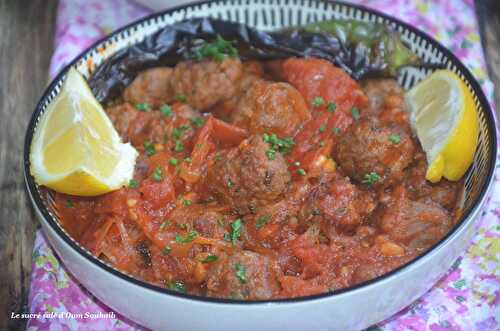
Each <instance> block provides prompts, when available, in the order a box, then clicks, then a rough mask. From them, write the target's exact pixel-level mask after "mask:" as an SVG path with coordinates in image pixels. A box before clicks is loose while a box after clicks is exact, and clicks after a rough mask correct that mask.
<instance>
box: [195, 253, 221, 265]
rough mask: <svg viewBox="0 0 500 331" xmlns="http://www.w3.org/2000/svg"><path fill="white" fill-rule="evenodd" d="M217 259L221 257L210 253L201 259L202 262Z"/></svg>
mask: <svg viewBox="0 0 500 331" xmlns="http://www.w3.org/2000/svg"><path fill="white" fill-rule="evenodd" d="M217 259H219V257H218V256H217V255H211V254H210V255H209V256H207V257H206V258H204V259H203V260H200V262H201V263H210V262H215V261H217Z"/></svg>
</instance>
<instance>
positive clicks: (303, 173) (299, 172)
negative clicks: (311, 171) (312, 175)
mask: <svg viewBox="0 0 500 331" xmlns="http://www.w3.org/2000/svg"><path fill="white" fill-rule="evenodd" d="M297 173H298V174H299V175H301V176H305V175H306V171H305V170H304V169H302V168H300V169H297Z"/></svg>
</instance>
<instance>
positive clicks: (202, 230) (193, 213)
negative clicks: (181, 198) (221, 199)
mask: <svg viewBox="0 0 500 331" xmlns="http://www.w3.org/2000/svg"><path fill="white" fill-rule="evenodd" d="M222 219H223V215H222V214H220V213H219V212H217V211H215V210H210V209H207V206H204V205H191V206H189V207H178V208H176V209H175V210H174V211H173V212H172V214H170V216H169V221H171V222H172V223H173V224H175V225H176V226H177V227H178V228H180V229H183V230H186V231H191V230H195V231H197V232H198V233H199V234H200V235H202V236H205V237H209V238H218V239H222V238H223V237H224V233H225V229H224V226H223V225H221V224H220V223H221V221H222Z"/></svg>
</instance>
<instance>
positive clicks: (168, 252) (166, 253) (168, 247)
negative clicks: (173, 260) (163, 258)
mask: <svg viewBox="0 0 500 331" xmlns="http://www.w3.org/2000/svg"><path fill="white" fill-rule="evenodd" d="M171 251H172V247H170V246H165V248H164V249H163V251H162V253H163V255H168V254H170V252H171Z"/></svg>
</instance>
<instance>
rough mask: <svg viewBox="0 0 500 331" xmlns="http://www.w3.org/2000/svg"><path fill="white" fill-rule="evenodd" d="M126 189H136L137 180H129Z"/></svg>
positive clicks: (137, 185)
mask: <svg viewBox="0 0 500 331" xmlns="http://www.w3.org/2000/svg"><path fill="white" fill-rule="evenodd" d="M128 187H130V188H137V187H139V182H138V181H137V179H133V178H132V179H131V180H130V181H129V182H128Z"/></svg>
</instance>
